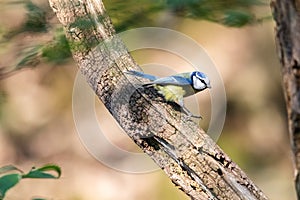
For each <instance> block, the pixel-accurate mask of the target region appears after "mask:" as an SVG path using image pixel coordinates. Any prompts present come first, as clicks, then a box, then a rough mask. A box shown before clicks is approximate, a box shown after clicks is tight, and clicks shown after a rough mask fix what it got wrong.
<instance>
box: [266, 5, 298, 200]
mask: <svg viewBox="0 0 300 200" xmlns="http://www.w3.org/2000/svg"><path fill="white" fill-rule="evenodd" d="M271 8H272V9H273V17H274V19H275V21H276V29H275V32H276V41H277V51H278V55H279V59H280V62H281V64H282V76H283V88H284V94H285V100H286V107H287V112H288V125H289V133H290V140H291V148H292V151H293V154H294V161H295V183H296V190H297V196H298V199H300V176H299V171H300V12H299V11H300V1H299V0H296V1H294V0H273V1H272V3H271Z"/></svg>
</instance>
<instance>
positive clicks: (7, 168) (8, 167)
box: [0, 165, 23, 174]
mask: <svg viewBox="0 0 300 200" xmlns="http://www.w3.org/2000/svg"><path fill="white" fill-rule="evenodd" d="M10 171H18V172H21V173H23V172H22V170H20V169H19V168H17V167H15V166H13V165H6V166H3V167H1V168H0V174H4V173H7V172H10Z"/></svg>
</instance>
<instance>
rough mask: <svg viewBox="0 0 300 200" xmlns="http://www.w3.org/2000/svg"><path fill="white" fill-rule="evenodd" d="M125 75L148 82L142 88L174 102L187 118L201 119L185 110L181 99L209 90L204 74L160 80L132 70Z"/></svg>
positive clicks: (182, 75) (181, 75)
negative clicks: (153, 91) (151, 88)
mask: <svg viewBox="0 0 300 200" xmlns="http://www.w3.org/2000/svg"><path fill="white" fill-rule="evenodd" d="M125 73H126V74H129V75H133V76H137V77H141V78H145V79H148V80H150V82H149V83H145V84H143V85H142V86H143V87H145V88H146V87H150V86H153V87H154V88H155V89H156V90H157V91H158V93H159V94H161V95H163V97H164V98H165V100H166V101H171V102H176V103H178V104H179V105H180V106H181V107H182V108H183V110H184V112H186V113H187V114H188V115H189V116H191V117H197V118H201V116H195V115H193V114H192V113H191V112H190V111H189V110H188V109H187V108H185V106H184V102H183V98H184V97H187V96H190V95H193V94H195V93H197V92H200V91H202V90H205V89H206V88H211V86H210V80H209V78H208V77H207V76H206V75H205V74H204V73H202V72H199V71H194V72H186V73H180V74H176V75H172V76H167V77H162V78H160V77H157V76H154V75H150V74H145V73H143V72H138V71H134V70H129V71H126V72H125Z"/></svg>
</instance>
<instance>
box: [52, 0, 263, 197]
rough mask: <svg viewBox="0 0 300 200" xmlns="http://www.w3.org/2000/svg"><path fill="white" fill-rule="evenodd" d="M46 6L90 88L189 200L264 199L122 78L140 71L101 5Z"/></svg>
mask: <svg viewBox="0 0 300 200" xmlns="http://www.w3.org/2000/svg"><path fill="white" fill-rule="evenodd" d="M49 2H50V5H51V7H52V8H53V10H54V11H55V13H56V14H57V17H58V19H59V20H60V22H61V23H62V24H63V25H64V27H65V31H66V35H67V38H68V39H69V42H70V46H71V50H72V53H73V57H74V59H75V60H76V62H77V63H78V66H79V68H80V70H81V72H82V73H83V74H84V75H85V77H86V79H87V81H88V83H89V84H90V86H91V87H92V88H93V90H94V91H95V93H96V94H97V96H98V97H99V98H100V100H101V101H102V102H103V103H104V105H105V106H106V108H107V109H108V110H109V111H110V113H111V114H112V115H113V116H114V118H115V119H116V121H117V122H118V123H119V124H120V126H121V127H122V128H123V129H124V131H125V132H126V133H127V134H128V135H129V136H130V137H131V138H132V139H133V140H134V142H135V143H136V144H137V145H138V146H139V147H140V148H142V149H143V151H144V152H145V153H147V154H148V155H149V156H150V157H151V158H152V159H153V160H154V161H155V162H156V163H157V164H158V165H159V166H160V167H161V168H162V169H163V170H164V171H165V173H166V174H167V175H168V176H169V177H170V179H171V180H172V182H173V183H174V184H176V185H177V186H179V187H180V189H181V190H183V191H184V192H185V193H186V194H187V195H189V196H190V197H191V198H192V199H224V200H225V199H226V200H233V199H267V198H266V196H265V195H264V194H263V193H262V191H261V190H260V189H259V188H257V187H256V186H255V185H254V184H253V183H252V181H251V180H249V179H248V177H247V176H246V174H245V173H244V172H243V171H242V170H241V169H240V168H239V167H238V166H237V165H236V164H235V163H234V162H233V161H231V159H230V158H229V157H228V156H227V155H226V154H225V153H224V152H223V151H222V150H221V149H220V148H219V147H218V146H217V145H216V144H215V143H214V142H213V141H212V140H211V139H210V138H209V136H208V135H206V134H205V132H204V131H203V130H202V129H200V128H199V127H198V125H197V124H195V123H194V122H193V121H192V120H191V119H190V118H189V117H188V116H186V115H184V114H182V113H181V112H180V107H179V106H177V105H171V104H168V103H166V102H165V101H164V99H163V98H162V97H161V96H160V95H159V94H158V93H157V92H156V91H155V90H154V89H151V88H149V89H146V90H144V89H143V88H136V85H137V84H139V83H140V82H139V80H137V79H130V80H129V79H128V78H129V77H126V76H125V75H124V73H123V72H124V71H126V70H128V69H135V70H139V69H140V68H139V67H138V65H137V64H136V63H135V61H134V60H133V59H132V57H131V56H130V54H129V53H128V51H127V49H126V47H125V46H124V44H123V42H122V41H121V40H120V39H119V38H118V37H117V36H116V34H115V30H114V28H113V26H112V23H111V21H110V18H109V17H108V15H107V14H106V12H105V8H104V6H103V4H102V2H101V1H97V0H49ZM162 111H166V112H162ZM162 113H166V114H164V115H163V114H162Z"/></svg>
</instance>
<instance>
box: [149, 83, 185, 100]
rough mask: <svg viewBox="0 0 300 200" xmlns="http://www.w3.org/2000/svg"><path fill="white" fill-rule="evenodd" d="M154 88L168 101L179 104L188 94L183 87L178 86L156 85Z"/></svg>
mask: <svg viewBox="0 0 300 200" xmlns="http://www.w3.org/2000/svg"><path fill="white" fill-rule="evenodd" d="M154 87H155V89H156V90H158V92H159V93H160V94H162V95H163V96H164V97H165V99H166V100H167V101H174V102H178V101H180V100H182V99H183V97H184V95H185V93H186V92H185V90H184V89H183V88H182V87H180V86H176V85H165V86H161V85H155V86H154Z"/></svg>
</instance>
